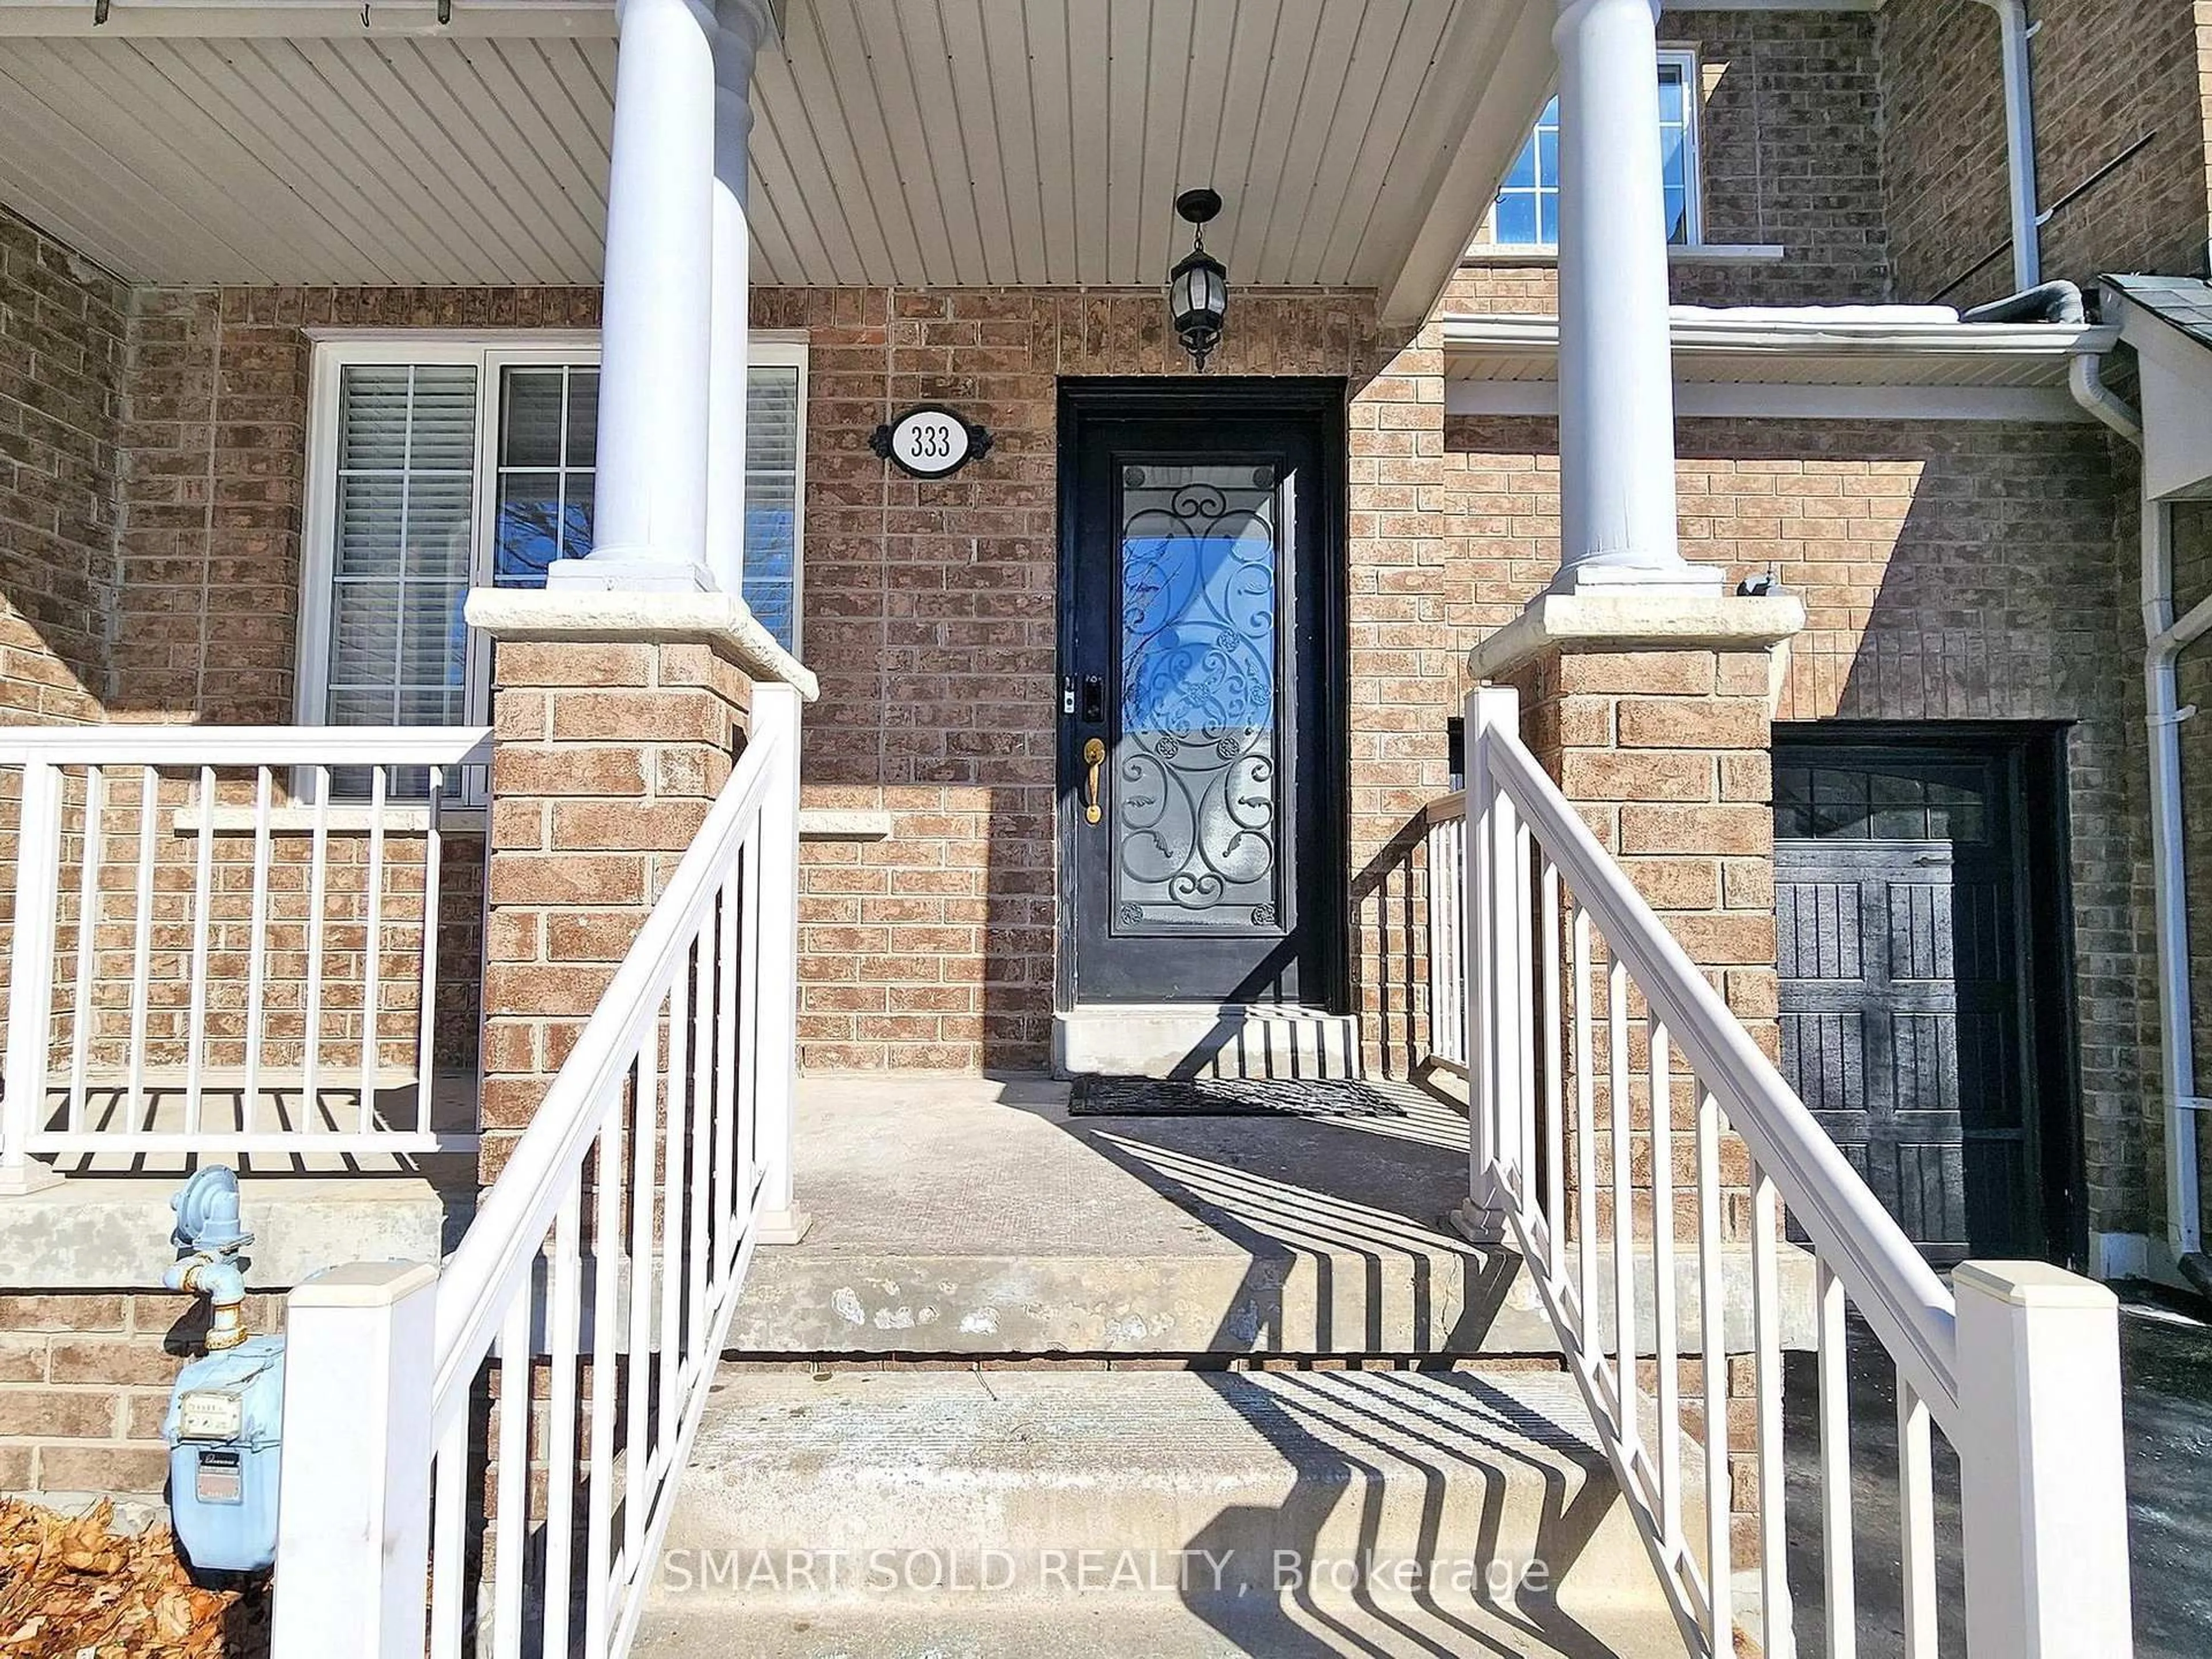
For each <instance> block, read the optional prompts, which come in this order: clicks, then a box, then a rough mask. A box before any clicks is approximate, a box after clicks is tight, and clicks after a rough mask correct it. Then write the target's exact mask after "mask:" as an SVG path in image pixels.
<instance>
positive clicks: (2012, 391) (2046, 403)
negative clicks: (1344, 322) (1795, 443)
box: [1444, 380, 2090, 425]
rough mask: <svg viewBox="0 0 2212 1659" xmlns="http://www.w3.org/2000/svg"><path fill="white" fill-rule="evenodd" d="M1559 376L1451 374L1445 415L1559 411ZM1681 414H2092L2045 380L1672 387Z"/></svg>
mask: <svg viewBox="0 0 2212 1659" xmlns="http://www.w3.org/2000/svg"><path fill="white" fill-rule="evenodd" d="M1674 412H1675V414H1677V415H1680V416H1690V417H1698V416H1741V417H1747V418H1765V419H1767V420H1778V421H1814V420H1820V421H2014V422H2033V423H2039V424H2045V425H2051V424H2072V423H2076V422H2086V421H2087V420H2088V419H2089V418H2090V417H2089V416H2088V414H2087V411H2086V410H2083V409H2082V408H2081V405H2079V404H2076V403H2075V401H2074V399H2073V398H2072V397H2071V396H2070V395H2069V394H2068V393H2066V392H2061V391H2058V390H2057V389H2055V388H2052V387H2047V386H1800V385H1785V386H1775V385H1760V384H1755V383H1754V384H1739V385H1723V384H1718V383H1715V382H1711V381H1702V380H1699V381H1690V382H1688V383H1686V384H1682V385H1678V386H1675V388H1674ZM1444 413H1445V414H1447V415H1537V416H1557V415H1558V414H1559V383H1558V382H1557V381H1555V380H1450V381H1447V382H1446V383H1445V386H1444Z"/></svg>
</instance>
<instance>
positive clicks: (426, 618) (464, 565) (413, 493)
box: [323, 363, 477, 726]
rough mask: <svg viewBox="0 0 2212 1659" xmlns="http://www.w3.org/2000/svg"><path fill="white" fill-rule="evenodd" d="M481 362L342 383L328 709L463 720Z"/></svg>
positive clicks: (419, 720)
mask: <svg viewBox="0 0 2212 1659" xmlns="http://www.w3.org/2000/svg"><path fill="white" fill-rule="evenodd" d="M476 468H477V371H476V369H475V368H471V367H467V366H465V365H461V364H443V363H441V364H429V363H422V364H414V363H410V364H394V365H384V364H378V365H373V366H372V365H361V366H357V367H352V368H347V369H345V370H344V371H343V379H342V380H341V381H340V383H339V389H338V437H337V489H336V490H335V491H334V492H333V494H334V502H335V506H334V513H335V522H334V525H333V529H332V537H331V540H332V544H333V545H332V559H331V604H330V618H331V623H330V628H331V632H330V659H329V660H330V672H329V677H328V684H327V687H326V690H325V703H324V709H323V717H324V720H325V722H326V723H327V724H329V725H332V726H449V725H456V724H459V722H460V721H461V720H462V719H463V718H464V717H465V714H466V712H467V710H466V708H465V701H466V694H467V687H466V683H465V675H464V672H463V670H464V666H465V658H466V654H467V637H468V635H467V629H466V628H465V625H464V624H463V623H462V621H461V605H462V603H463V601H465V599H467V597H468V592H469V578H470V574H471V568H472V566H473V564H474V559H473V557H472V556H471V553H472V550H471V533H470V532H471V524H472V522H473V515H474V511H475V500H476Z"/></svg>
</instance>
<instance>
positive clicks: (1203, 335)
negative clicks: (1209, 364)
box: [1168, 190, 1229, 368]
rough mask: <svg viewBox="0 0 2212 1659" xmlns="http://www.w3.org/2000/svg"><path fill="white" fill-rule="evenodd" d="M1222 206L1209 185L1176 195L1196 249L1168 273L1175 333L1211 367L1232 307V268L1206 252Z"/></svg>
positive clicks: (1194, 358)
mask: <svg viewBox="0 0 2212 1659" xmlns="http://www.w3.org/2000/svg"><path fill="white" fill-rule="evenodd" d="M1220 211H1221V197H1219V196H1218V195H1216V194H1215V193H1214V192H1213V191H1210V190H1187V191H1183V193H1182V195H1180V196H1178V197H1176V213H1177V214H1178V215H1180V216H1182V219H1183V220H1184V221H1185V222H1187V223H1188V224H1189V225H1190V227H1191V233H1192V240H1191V249H1190V252H1188V253H1186V254H1185V255H1183V257H1182V259H1181V260H1180V261H1179V262H1178V263H1177V264H1176V268H1175V269H1174V270H1171V271H1170V272H1169V273H1168V317H1169V319H1170V321H1172V322H1173V323H1174V325H1175V331H1176V338H1177V339H1178V340H1181V341H1182V349H1184V350H1185V351H1188V353H1190V359H1191V362H1192V363H1193V364H1194V366H1195V367H1197V368H1205V367H1206V357H1207V356H1209V355H1210V354H1211V353H1212V350H1213V349H1214V347H1216V346H1218V345H1219V344H1220V343H1221V323H1222V319H1223V318H1224V317H1225V316H1226V315H1227V314H1228V311H1229V272H1228V270H1227V268H1226V267H1225V266H1224V265H1223V264H1222V263H1221V261H1220V260H1218V259H1217V258H1214V257H1213V256H1212V254H1211V253H1208V252H1206V225H1207V223H1208V222H1210V221H1211V220H1212V218H1213V217H1214V216H1216V215H1217V214H1218V213H1219V212H1220Z"/></svg>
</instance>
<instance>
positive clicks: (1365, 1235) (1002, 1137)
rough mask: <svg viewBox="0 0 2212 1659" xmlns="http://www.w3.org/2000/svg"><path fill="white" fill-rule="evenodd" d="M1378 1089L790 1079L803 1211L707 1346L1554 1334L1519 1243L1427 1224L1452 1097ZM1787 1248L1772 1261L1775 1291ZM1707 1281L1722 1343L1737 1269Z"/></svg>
mask: <svg viewBox="0 0 2212 1659" xmlns="http://www.w3.org/2000/svg"><path fill="white" fill-rule="evenodd" d="M1284 1086H1286V1087H1295V1086H1296V1085H1295V1084H1286V1085H1284ZM1383 1086H1384V1087H1387V1088H1389V1090H1390V1091H1391V1092H1392V1093H1393V1095H1394V1096H1395V1098H1396V1099H1397V1100H1398V1101H1399V1103H1401V1105H1402V1107H1403V1109H1404V1115H1402V1116H1398V1117H1361V1118H1324V1119H1315V1118H1303V1117H1298V1118H1294V1117H1275V1116H1263V1117H1253V1116H1241V1117H1161V1116H1129V1117H1073V1116H1071V1115H1069V1113H1068V1110H1067V1099H1068V1085H1066V1084H1065V1083H1061V1082H1055V1081H1053V1080H1051V1079H1046V1078H1042V1077H1026V1076H1006V1077H989V1078H945V1077H931V1078H901V1077H893V1076H868V1077H842V1078H828V1077H817V1078H810V1079H805V1080H804V1081H803V1082H802V1083H801V1085H800V1086H799V1123H798V1134H797V1144H798V1151H797V1160H798V1163H797V1176H796V1185H797V1191H798V1200H799V1206H800V1207H801V1208H803V1209H805V1210H807V1211H809V1212H811V1213H812V1215H813V1217H814V1226H813V1230H812V1231H811V1232H810V1233H809V1234H808V1235H807V1237H806V1238H805V1240H804V1241H803V1242H802V1243H799V1244H798V1245H795V1246H791V1247H786V1248H778V1249H763V1250H762V1251H761V1252H760V1253H759V1254H758V1255H757V1257H756V1258H755V1260H754V1263H753V1267H752V1271H751V1275H750V1279H749V1281H748V1283H747V1286H746V1290H745V1294H744V1299H743V1301H742V1302H741V1303H740V1304H739V1306H738V1313H737V1317H736V1321H735V1323H734V1325H733V1326H732V1332H731V1336H730V1341H729V1346H730V1348H731V1350H732V1352H735V1353H738V1354H739V1355H743V1354H744V1353H751V1354H756V1355H769V1354H774V1355H784V1356H790V1355H808V1354H825V1355H827V1354H847V1355H850V1354H860V1353H872V1354H884V1355H901V1356H922V1355H948V1356H950V1355H981V1354H1001V1355H1005V1354H1084V1355H1097V1356H1103V1357H1112V1356H1116V1355H1120V1356H1137V1355H1146V1356H1152V1357H1172V1356H1198V1355H1212V1356H1226V1355H1231V1354H1254V1353H1263V1354H1287V1355H1304V1354H1312V1355H1353V1354H1359V1355H1371V1356H1408V1357H1413V1356H1435V1355H1444V1354H1459V1355H1469V1356H1473V1355H1491V1356H1504V1355H1550V1354H1555V1353H1556V1352H1558V1342H1557V1339H1556V1338H1555V1336H1554V1335H1553V1330H1552V1327H1551V1324H1550V1322H1549V1321H1548V1319H1547V1318H1546V1316H1545V1315H1544V1313H1543V1310H1542V1309H1541V1305H1540V1304H1539V1303H1538V1301H1537V1298H1536V1294H1535V1291H1534V1286H1533V1285H1532V1284H1531V1283H1530V1281H1529V1279H1528V1277H1527V1275H1526V1273H1524V1272H1523V1271H1522V1267H1521V1262H1520V1259H1519V1257H1518V1256H1517V1255H1514V1254H1512V1253H1510V1252H1507V1251H1500V1250H1481V1249H1474V1248H1473V1247H1470V1246H1469V1245H1468V1244H1467V1243H1465V1242H1464V1241H1463V1240H1462V1239H1461V1238H1460V1237H1458V1236H1457V1235H1456V1234H1455V1233H1453V1232H1451V1231H1449V1230H1448V1229H1447V1228H1446V1226H1445V1225H1444V1219H1443V1218H1444V1217H1445V1215H1446V1214H1447V1213H1448V1212H1449V1211H1450V1210H1451V1209H1452V1208H1453V1207H1454V1206H1455V1205H1457V1204H1458V1203H1459V1202H1460V1201H1461V1200H1462V1199H1463V1198H1464V1197H1465V1196H1466V1194H1467V1190H1468V1150H1467V1146H1468V1132H1467V1121H1466V1118H1465V1116H1464V1112H1463V1109H1462V1108H1459V1107H1456V1106H1455V1105H1454V1104H1453V1103H1451V1102H1450V1101H1449V1100H1448V1099H1447V1098H1446V1097H1443V1095H1442V1094H1440V1093H1437V1092H1432V1091H1430V1090H1428V1089H1425V1088H1421V1087H1417V1086H1413V1085H1383ZM1792 1254H1793V1255H1794V1254H1795V1253H1792ZM1809 1267H1810V1263H1809V1261H1805V1260H1803V1259H1802V1258H1800V1259H1799V1260H1798V1261H1796V1262H1794V1263H1792V1264H1790V1267H1789V1268H1788V1269H1786V1270H1785V1279H1786V1280H1787V1282H1788V1283H1789V1285H1790V1290H1791V1292H1792V1294H1791V1295H1790V1298H1789V1299H1790V1303H1791V1304H1792V1308H1793V1310H1796V1309H1800V1308H1802V1307H1803V1306H1804V1305H1805V1304H1806V1302H1807V1300H1808V1297H1806V1296H1805V1295H1804V1294H1801V1291H1809V1287H1810V1285H1809ZM1800 1268H1802V1269H1803V1271H1802V1272H1800V1271H1799V1269H1800ZM1801 1278H1802V1279H1804V1280H1805V1284H1804V1285H1802V1287H1801V1286H1800V1285H1798V1284H1797V1282H1796V1281H1797V1280H1798V1279H1801ZM1729 1279H1730V1280H1731V1284H1730V1292H1731V1293H1730V1297H1729V1300H1730V1303H1731V1306H1730V1310H1729V1326H1730V1334H1731V1339H1732V1340H1733V1339H1734V1338H1735V1334H1736V1327H1737V1324H1738V1322H1739V1313H1740V1311H1741V1312H1742V1313H1743V1315H1744V1316H1743V1318H1742V1321H1741V1322H1742V1325H1743V1328H1744V1332H1745V1334H1747V1333H1748V1327H1749V1321H1748V1317H1747V1308H1746V1309H1745V1310H1739V1309H1738V1308H1737V1307H1736V1306H1735V1304H1736V1303H1737V1302H1738V1301H1739V1300H1743V1301H1745V1302H1746V1303H1747V1296H1746V1297H1739V1296H1738V1295H1737V1294H1736V1292H1737V1290H1738V1286H1739V1285H1741V1286H1742V1288H1743V1290H1744V1291H1747V1289H1748V1275H1747V1273H1735V1272H1731V1273H1730V1274H1729ZM1638 1289H1639V1296H1640V1299H1642V1300H1644V1301H1646V1302H1648V1301H1649V1300H1650V1285H1649V1283H1648V1282H1646V1283H1644V1284H1643V1285H1639V1287H1638ZM1793 1322H1796V1321H1795V1316H1794V1315H1793ZM1643 1328H1644V1329H1647V1330H1648V1329H1650V1321H1649V1319H1648V1317H1647V1318H1646V1319H1645V1320H1644V1322H1643Z"/></svg>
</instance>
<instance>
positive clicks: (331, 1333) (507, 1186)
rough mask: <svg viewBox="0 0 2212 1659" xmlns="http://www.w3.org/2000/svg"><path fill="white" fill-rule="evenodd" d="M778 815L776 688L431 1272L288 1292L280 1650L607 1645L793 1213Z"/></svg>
mask: <svg viewBox="0 0 2212 1659" xmlns="http://www.w3.org/2000/svg"><path fill="white" fill-rule="evenodd" d="M798 815H799V700H798V696H797V694H796V693H795V692H793V690H790V688H788V687H785V686H760V687H757V688H756V689H755V692H754V703H753V710H752V729H751V733H750V740H749V741H748V743H747V744H746V747H745V749H744V752H743V754H742V755H741V756H740V757H739V758H738V763H737V765H736V766H735V768H734V769H733V770H732V773H731V775H730V779H729V781H728V783H727V784H726V786H725V787H724V788H723V790H722V791H721V793H720V796H719V797H718V798H717V799H716V800H715V802H714V806H713V807H712V809H711V810H710V811H708V815H707V817H706V820H705V822H704V823H702V826H701V828H700V829H699V832H698V834H697V836H696V837H695V839H694V840H693V842H692V843H691V846H690V849H689V850H688V851H687V852H686V853H685V854H684V857H683V860H682V861H681V862H680V863H679V864H678V866H677V869H676V871H675V873H674V875H673V876H672V877H671V879H670V881H669V883H668V885H667V888H666V890H665V891H664V892H663V893H662V895H661V896H660V898H659V902H657V903H656V904H655V905H654V906H653V910H652V912H651V914H650V915H648V916H647V919H646V921H645V923H644V926H643V927H642V929H641V932H640V933H639V934H638V937H637V939H636V940H635V943H634V944H633V945H632V946H631V949H630V951H629V954H628V955H627V956H626V957H624V959H623V963H622V965H621V966H620V968H619V969H617V970H616V973H615V975H614V978H613V981H612V982H611V984H610V986H609V987H608V989H607V991H606V994H605V996H604V997H603V998H602V1000H600V1002H599V1006H598V1008H597V1010H596V1011H595V1012H593V1013H592V1017H591V1018H590V1019H589V1020H588V1021H587V1022H586V1024H585V1027H584V1030H583V1031H582V1033H581V1034H580V1036H579V1037H578V1039H577V1042H576V1045H575V1047H574V1049H573V1050H571V1052H570V1053H569V1055H568V1060H566V1061H565V1062H564V1063H563V1064H562V1067H561V1069H560V1072H559V1073H558V1075H557V1076H556V1078H555V1079H553V1082H552V1084H551V1086H550V1091H549V1092H548V1093H547V1095H546V1097H545V1099H544V1103H543V1104H542V1105H541V1106H540V1107H539V1109H538V1113H537V1115H535V1116H534V1117H533V1118H532V1120H531V1122H530V1125H529V1127H528V1128H527V1129H526V1130H525V1131H524V1133H522V1135H521V1137H520V1139H518V1140H517V1141H516V1143H515V1145H514V1147H513V1152H512V1155H511V1156H510V1158H508V1160H507V1164H506V1165H505V1166H504V1168H502V1169H501V1171H500V1173H499V1176H498V1177H497V1178H496V1179H495V1181H494V1182H492V1184H491V1186H490V1188H489V1189H488V1190H487V1191H486V1193H485V1194H484V1195H483V1202H482V1203H481V1205H480V1206H479V1207H478V1210H477V1215H476V1218H475V1219H474V1221H473V1222H472V1223H471V1225H470V1228H469V1230H468V1232H467V1234H466V1235H465V1237H464V1238H463V1239H462V1241H461V1243H460V1245H459V1249H456V1250H455V1251H454V1253H453V1255H451V1256H450V1257H449V1258H448V1259H447V1262H446V1264H445V1267H444V1270H443V1273H442V1274H441V1273H438V1272H437V1271H435V1270H434V1269H432V1268H430V1267H405V1266H401V1267H393V1266H389V1265H385V1266H372V1265H368V1264H363V1265H361V1266H357V1267H351V1268H342V1269H338V1270H337V1271H336V1272H334V1273H329V1274H325V1275H322V1276H320V1277H319V1278H318V1279H311V1280H309V1281H308V1282H307V1284H305V1285H301V1287H300V1288H299V1289H297V1290H295V1291H293V1292H292V1295H291V1297H289V1301H288V1303H287V1310H286V1314H287V1352H286V1386H285V1422H284V1450H283V1477H282V1495H281V1502H280V1516H281V1523H280V1528H281V1529H280V1533H279V1539H278V1549H277V1559H276V1607H275V1615H274V1620H275V1622H274V1629H273V1636H272V1644H273V1650H274V1651H276V1653H279V1654H302V1655H305V1654H313V1655H316V1656H318V1659H346V1656H356V1659H370V1656H374V1659H400V1656H407V1659H419V1656H421V1655H422V1654H423V1653H424V1652H426V1651H427V1652H428V1653H429V1654H432V1655H435V1656H440V1659H447V1656H455V1655H459V1654H463V1653H467V1654H470V1655H471V1656H474V1655H478V1654H481V1655H485V1656H494V1659H514V1656H519V1655H522V1654H525V1653H528V1654H531V1655H533V1656H536V1655H555V1654H559V1655H564V1656H565V1655H570V1654H579V1655H583V1656H586V1659H619V1656H621V1655H622V1654H623V1653H624V1652H626V1651H627V1650H628V1648H629V1644H630V1641H631V1639H632V1637H633V1635H634V1633H635V1628H636V1623H637V1620H638V1616H639V1613H640V1611H641V1607H642V1605H643V1593H644V1591H645V1590H646V1589H647V1586H648V1584H649V1583H650V1581H651V1577H652V1575H653V1563H654V1560H655V1559H656V1556H657V1553H658V1551H659V1543H660V1539H661V1536H662V1534H663V1533H664V1531H665V1528H666V1526H667V1524H668V1518H669V1514H670V1510H671V1500H672V1498H673V1496H674V1494H675V1491H676V1486H677V1482H678V1479H679V1477H680V1476H681V1475H682V1474H683V1471H684V1465H685V1462H686V1461H687V1459H688V1457H689V1455H690V1445H691V1440H692V1436H693V1433H694V1431H696V1428H697V1425H698V1422H699V1418H700V1414H701V1413H702V1411H703V1409H704V1408H705V1405H706V1401H707V1395H708V1388H709V1385H710V1384H711V1383H712V1382H713V1379H714V1370H715V1366H716V1364H717V1363H718V1361H719V1359H720V1353H721V1346H722V1342H723V1340H724V1338H725V1336H726V1334H727V1332H728V1328H729V1322H730V1318H731V1316H732V1312H733V1311H734V1310H735V1307H736V1304H737V1298H738V1291H739V1290H740V1289H741V1287H742V1286H743V1285H744V1278H745V1273H746V1268H747V1266H748V1264H749V1263H750V1260H751V1255H752V1250H753V1248H754V1246H755V1245H756V1244H757V1243H760V1242H762V1241H763V1238H764V1237H771V1236H775V1234H776V1231H777V1230H778V1229H780V1228H781V1227H784V1226H787V1225H789V1219H788V1218H789V1213H790V1206H791V1134H792V1122H791V1111H792V1090H793V1069H794V1066H793V1060H794V1048H793V1036H794V1030H795V1018H796V1009H797V988H796V987H797V951H798V933H797V896H796V894H797V887H798V869H797V864H798V842H799V816H798ZM426 1606H427V1608H428V1620H427V1623H426V1620H425V1616H424V1615H425V1608H426ZM426 1631H427V1638H426ZM426 1639H427V1645H426Z"/></svg>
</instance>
